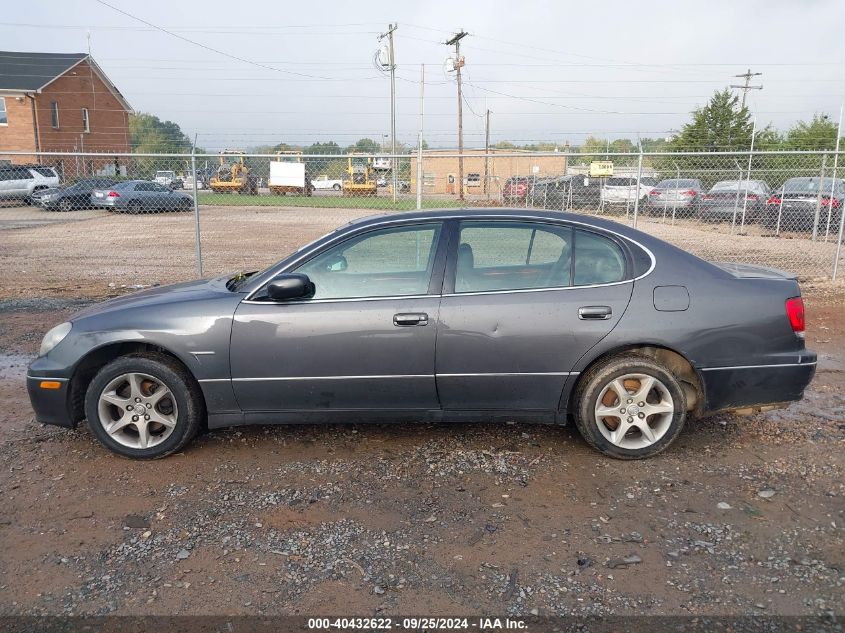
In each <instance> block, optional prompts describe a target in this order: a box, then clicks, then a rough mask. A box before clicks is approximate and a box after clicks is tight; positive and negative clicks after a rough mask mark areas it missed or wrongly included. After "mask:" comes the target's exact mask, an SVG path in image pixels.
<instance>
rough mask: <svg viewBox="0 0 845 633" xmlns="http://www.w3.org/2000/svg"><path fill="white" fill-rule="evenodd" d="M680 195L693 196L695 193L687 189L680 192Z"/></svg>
mask: <svg viewBox="0 0 845 633" xmlns="http://www.w3.org/2000/svg"><path fill="white" fill-rule="evenodd" d="M681 195H682V196H694V195H695V191H693V190H692V189H687V190H686V191H682V192H681Z"/></svg>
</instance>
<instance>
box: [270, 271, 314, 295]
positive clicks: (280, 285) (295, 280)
mask: <svg viewBox="0 0 845 633" xmlns="http://www.w3.org/2000/svg"><path fill="white" fill-rule="evenodd" d="M313 294H314V284H313V283H311V280H310V279H309V278H308V275H303V274H301V273H288V274H284V275H279V276H278V277H276V278H275V279H273V281H271V282H270V283H269V284H268V286H267V296H268V297H269V298H270V299H272V300H273V301H287V300H289V299H304V298H305V297H310V296H311V295H313Z"/></svg>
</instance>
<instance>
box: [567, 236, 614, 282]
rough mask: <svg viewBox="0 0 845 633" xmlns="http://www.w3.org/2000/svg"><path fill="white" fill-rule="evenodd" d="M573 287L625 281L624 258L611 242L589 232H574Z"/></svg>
mask: <svg viewBox="0 0 845 633" xmlns="http://www.w3.org/2000/svg"><path fill="white" fill-rule="evenodd" d="M573 268H574V278H575V279H574V284H573V285H575V286H592V285H596V284H609V283H614V282H617V281H622V280H623V279H625V256H624V255H623V253H622V249H621V248H619V246H618V245H617V244H616V243H615V242H613V241H612V240H610V239H608V238H606V237H604V236H601V235H598V234H596V233H591V232H589V231H581V230H576V231H575V262H574V267H573Z"/></svg>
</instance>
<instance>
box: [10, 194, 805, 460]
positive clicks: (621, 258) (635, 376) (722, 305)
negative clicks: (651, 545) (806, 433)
mask: <svg viewBox="0 0 845 633" xmlns="http://www.w3.org/2000/svg"><path fill="white" fill-rule="evenodd" d="M803 335H804V308H803V303H802V301H801V297H800V290H799V288H798V284H797V282H796V281H795V279H794V278H793V277H791V276H790V275H788V274H786V273H781V272H778V271H775V270H769V269H765V268H760V267H755V266H747V265H740V264H713V263H709V262H706V261H703V260H701V259H698V258H697V257H694V256H692V255H690V254H688V253H685V252H683V251H681V250H679V249H677V248H675V247H673V246H670V245H668V244H666V243H664V242H662V241H660V240H658V239H656V238H654V237H651V236H649V235H646V234H644V233H640V232H639V231H636V230H634V229H630V228H627V227H625V226H622V225H620V224H617V223H613V222H608V221H603V220H600V219H589V220H588V219H585V218H584V217H582V216H578V215H571V214H565V213H557V212H549V211H516V210H476V211H466V210H452V211H434V212H419V213H403V214H399V215H392V216H379V217H372V218H367V219H364V220H359V221H356V222H352V223H350V224H348V225H346V226H344V227H342V228H340V229H338V230H336V231H334V232H333V233H330V234H328V235H326V236H325V237H323V238H320V239H319V240H317V241H315V242H313V243H311V244H309V245H307V246H305V247H303V248H301V249H300V250H299V251H297V252H296V253H294V254H292V255H290V256H288V257H286V258H285V259H283V260H281V261H280V262H279V263H277V264H274V265H273V266H270V267H269V268H267V269H266V270H263V271H261V272H256V273H250V274H245V275H235V276H231V275H228V276H224V277H219V278H217V279H211V280H200V281H193V282H189V283H184V284H180V285H176V286H170V287H166V288H156V289H152V290H147V291H143V292H139V293H136V294H132V295H127V296H124V297H121V298H118V299H112V300H111V301H107V302H105V303H102V304H99V305H97V306H94V307H92V308H89V309H87V310H84V311H82V312H80V313H78V314H77V315H75V316H74V317H72V318H71V319H70V321H68V322H66V323H62V324H61V325H58V326H56V327H55V328H53V329H52V330H50V331H49V332H48V333H47V335H46V336H45V338H44V342H43V344H42V346H41V351H40V354H39V357H38V358H37V360H35V361H34V362H33V363H32V365H30V367H29V373H28V376H27V383H28V388H29V394H30V398H31V400H32V405H33V408H34V409H35V412H36V416H37V419H38V420H39V421H41V422H43V423H47V424H58V425H62V426H68V427H73V426H75V425H77V424H78V423H79V422H80V421H82V420H84V419H87V420H88V424H89V426H90V428H91V430H92V431H93V433H94V434H95V435H96V436H97V438H99V440H100V441H101V442H102V443H103V444H105V445H106V446H107V447H108V448H110V449H112V450H113V451H115V452H117V453H120V454H121V455H125V456H129V457H137V458H153V457H162V456H164V455H168V454H170V453H173V452H174V451H178V450H181V449H182V448H183V447H184V446H185V445H186V444H187V443H188V442H189V441H190V440H191V438H193V437H194V435H195V434H196V433H197V431H198V430H199V428H200V427H201V426H202V425H203V424H206V423H207V425H208V427H209V428H212V429H215V428H220V427H228V426H235V425H242V424H268V423H294V422H315V421H335V422H352V421H363V420H380V421H384V422H395V421H400V420H449V421H458V420H478V419H497V420H524V421H532V422H545V423H550V424H564V423H566V422H567V420H569V419H574V421H575V424H576V425H577V426H578V428H579V429H580V431H581V434H582V435H583V436H584V438H585V439H586V440H587V442H588V443H589V444H591V445H592V446H594V447H596V448H597V449H599V450H600V451H602V452H603V453H605V454H607V455H610V456H612V457H618V458H624V459H633V458H641V457H648V456H650V455H654V454H656V453H658V452H660V451H661V450H663V449H664V448H666V447H667V446H668V445H669V444H670V443H672V441H673V440H674V439H675V438H676V437H677V436H678V434H679V433H680V432H681V429H682V427H683V426H684V422H685V421H686V420H687V419H688V418H690V417H697V416H701V415H705V414H709V413H713V412H715V411H748V412H750V411H760V410H765V409H768V408H771V407H775V406H782V405H784V404H785V403H788V402H790V401H794V400H798V399H800V398H801V397H802V395H803V392H804V389H805V387H806V386H807V385H808V384H809V382H810V380H811V379H812V377H813V374H814V371H815V367H816V355H815V354H814V353H813V352H811V351H808V350H807V349H805V347H804V337H803Z"/></svg>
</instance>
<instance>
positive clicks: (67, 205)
mask: <svg viewBox="0 0 845 633" xmlns="http://www.w3.org/2000/svg"><path fill="white" fill-rule="evenodd" d="M59 210H60V211H73V202H71V201H70V199H69V198H62V199H61V200H59Z"/></svg>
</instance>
